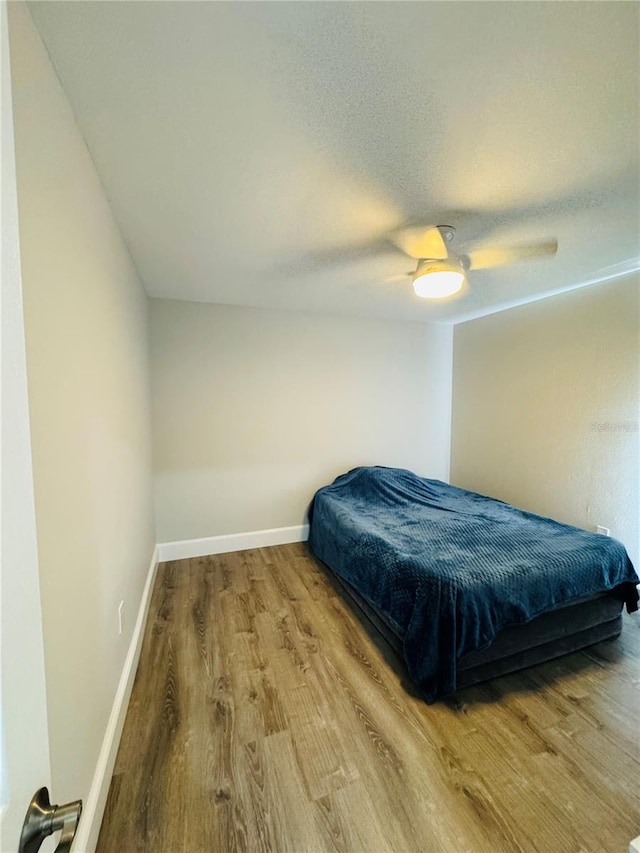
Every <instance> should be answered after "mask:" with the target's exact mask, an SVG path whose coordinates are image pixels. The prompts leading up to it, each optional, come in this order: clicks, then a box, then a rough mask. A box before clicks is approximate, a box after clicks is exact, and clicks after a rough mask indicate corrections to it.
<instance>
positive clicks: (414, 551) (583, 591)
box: [309, 467, 638, 701]
mask: <svg viewBox="0 0 640 853" xmlns="http://www.w3.org/2000/svg"><path fill="white" fill-rule="evenodd" d="M309 543H310V546H311V549H312V551H313V552H314V554H315V555H316V556H317V557H318V558H319V559H320V560H321V561H322V562H324V563H325V564H326V565H327V566H329V568H330V569H331V570H332V571H333V572H334V573H335V574H336V575H337V576H338V577H339V578H340V579H341V580H342V581H344V582H345V583H346V584H347V585H348V586H349V587H350V588H351V589H353V590H355V592H356V593H357V594H358V596H359V597H360V598H361V599H362V601H363V602H365V603H366V604H367V605H369V606H370V607H371V609H372V611H373V612H377V613H378V614H379V615H381V616H382V617H383V622H384V624H385V625H386V627H387V628H388V629H389V630H390V631H391V633H392V635H394V636H395V637H396V638H400V640H401V643H402V655H403V657H404V659H405V662H406V664H407V668H408V671H409V674H410V676H411V678H412V679H413V680H414V682H415V683H416V684H417V686H418V688H419V689H420V691H421V692H422V694H423V695H424V697H425V699H427V701H434V700H436V699H439V698H442V697H444V696H447V695H449V694H450V693H452V692H454V691H455V690H456V689H457V688H458V687H459V686H460V685H461V684H462V683H464V681H465V679H466V678H469V677H470V675H469V673H468V670H469V669H473V671H474V672H476V673H477V672H485V673H486V672H487V667H492V666H493V665H494V664H495V661H496V660H498V659H500V660H501V661H503V662H504V661H505V660H506V659H507V658H509V657H512V658H513V660H512V661H511V664H513V665H515V664H516V663H517V662H518V661H522V660H523V659H524V658H526V659H527V660H531V659H532V657H533V654H525V653H528V652H529V651H530V650H531V649H532V648H533V647H534V646H533V645H532V644H531V643H527V644H526V645H525V647H523V648H518V647H517V646H516V645H512V644H511V645H509V642H510V640H509V638H510V637H511V642H513V641H514V638H515V634H516V633H518V632H517V631H514V634H513V635H510V634H509V633H507V634H505V635H504V637H502V636H500V635H502V632H503V631H508V629H511V628H513V629H517V628H519V627H521V626H523V625H525V624H528V623H534V620H537V619H538V618H539V617H541V616H543V615H544V614H548V613H551V612H553V611H555V610H562V608H563V607H567V606H569V605H572V606H573V605H578V604H581V603H584V602H585V601H588V600H591V599H597V598H598V597H599V596H601V594H602V593H606V592H610V593H611V595H610V596H607V597H606V598H607V600H608V601H609V599H611V601H612V602H613V604H611V603H607V604H602V606H603V607H605V608H606V607H613V606H615V605H616V604H618V601H617V600H616V599H624V600H626V602H627V606H628V608H629V609H636V608H637V600H638V593H637V590H636V586H635V585H636V584H637V583H638V576H637V574H636V572H635V569H634V567H633V566H632V564H631V561H630V560H629V557H628V554H627V553H626V551H625V549H624V546H623V545H622V543H620V542H617V541H616V540H615V539H612V538H609V537H604V536H600V535H597V534H595V533H589V532H588V531H585V530H581V529H579V528H576V527H572V526H570V525H566V524H561V523H560V522H557V521H554V520H552V519H548V518H543V517H541V516H537V515H535V514H533V513H529V512H526V511H524V510H521V509H518V508H516V507H513V506H510V505H509V504H506V503H504V502H502V501H498V500H495V499H493V498H489V497H486V496H483V495H479V494H477V493H474V492H469V491H467V490H464V489H459V488H456V487H454V486H450V485H448V484H446V483H442V482H440V481H438V480H428V479H425V478H421V477H418V476H417V475H416V474H413V473H412V472H410V471H405V470H403V469H394V468H381V467H373V468H356V469H353V470H352V471H350V472H348V473H347V474H345V475H342V476H341V477H338V478H337V479H336V480H335V481H334V482H333V483H332V484H331V485H330V486H326V487H324V488H322V489H320V490H319V491H318V492H317V493H316V495H315V497H314V501H313V504H312V507H311V512H310V534H309ZM593 606H594V607H596V608H598V607H600V604H597V605H593ZM590 607H591V605H586V607H585V608H584V611H585V613H589V612H590V610H589V608H590ZM581 610H582V608H580V609H579V612H580V611H581ZM619 610H620V607H619V606H618V614H617V615H616V616H612V617H611V618H610V619H607V618H604V617H603V619H602V620H600V619H599V618H598V620H597V622H598V625H607V628H606V631H609V632H610V633H613V632H614V631H616V630H618V629H619V625H614V624H608V623H613V621H614V620H615V619H616V618H618V616H619ZM569 612H571V615H572V617H573V615H574V611H573V610H572V611H566V612H565V613H564V614H561V615H560V616H558V617H557V618H556V619H555V620H554V619H551V623H552V624H555V625H556V628H557V630H558V631H559V632H560V633H562V628H561V623H562V621H563V620H565V621H566V620H567V618H568V614H569ZM605 616H606V613H605ZM542 624H544V623H542ZM536 625H538V623H537V622H536V623H534V627H533V628H532V627H531V626H529V628H527V629H526V630H527V632H528V633H530V634H532V635H533V633H535V627H536ZM592 629H593V631H592ZM603 630H605V629H604V628H597V627H596V625H585V626H580V625H579V624H578V625H577V626H576V630H571V631H570V632H569V634H571V635H573V636H574V637H575V635H576V634H578V633H580V632H581V631H589V632H592V633H589V634H588V635H583V637H582V640H583V641H586V640H589V639H590V637H591V636H597V638H598V639H600V638H601V635H602V631H603ZM569 634H566V636H565V639H564V640H563V639H562V637H560V636H553V637H552V638H551V639H549V640H545V639H544V638H543V639H541V640H540V641H539V642H536V643H535V644H534V645H535V647H536V648H537V649H538V652H537V653H536V654H544V653H547V652H549V651H550V650H549V649H546V650H545V649H544V646H545V644H546V642H553V643H556V642H557V643H559V645H560V646H562V643H564V644H565V646H566V648H567V650H569V646H570V643H569V640H568V639H567V637H568V636H569ZM496 642H499V643H502V642H505V643H507V645H508V648H507V647H505V648H503V650H502V652H501V653H500V655H499V658H498V657H496V658H495V659H487V658H486V657H484V658H483V657H482V654H484V653H485V652H488V650H489V648H490V647H491V646H492V645H493V644H494V643H496ZM497 648H498V649H499V648H500V645H499V644H498V646H497ZM494 650H495V649H494ZM474 655H475V657H474ZM523 656H524V658H523ZM467 664H468V665H467ZM503 665H505V664H503ZM482 668H484V669H482ZM465 673H466V674H465Z"/></svg>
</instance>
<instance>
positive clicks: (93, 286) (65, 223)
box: [10, 3, 154, 801]
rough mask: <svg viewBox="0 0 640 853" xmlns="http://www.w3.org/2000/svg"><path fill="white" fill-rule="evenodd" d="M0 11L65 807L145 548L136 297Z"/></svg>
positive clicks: (31, 61) (112, 230) (36, 71)
mask: <svg viewBox="0 0 640 853" xmlns="http://www.w3.org/2000/svg"><path fill="white" fill-rule="evenodd" d="M10 7H11V8H10V44H11V59H12V74H13V93H14V112H15V134H16V163H17V180H18V210H19V231H20V244H21V260H22V277H23V289H24V310H25V331H26V344H27V375H28V384H29V404H30V414H31V431H32V446H33V469H34V485H35V499H36V524H37V533H38V549H39V559H40V583H41V596H42V611H43V627H44V642H45V667H46V679H47V704H48V713H49V728H50V746H51V764H52V781H53V796H55V798H56V800H59V801H64V800H67V799H75V798H76V797H84V798H86V796H87V792H88V789H89V784H90V782H91V777H92V774H93V771H94V769H95V765H96V761H97V758H98V752H99V749H100V746H101V742H102V738H103V736H104V733H105V727H106V724H107V719H108V716H109V713H110V710H111V706H112V702H113V699H114V695H115V690H116V686H117V683H118V679H119V676H120V673H121V670H122V666H123V662H124V657H125V653H126V651H127V648H128V645H129V642H130V639H131V630H132V627H133V623H134V618H135V615H136V612H137V609H138V605H139V603H140V598H141V593H142V588H143V583H144V580H145V576H146V573H147V569H148V567H149V562H150V559H151V554H152V549H153V544H154V538H153V524H152V499H151V472H150V467H151V466H150V418H149V403H148V356H147V334H146V324H147V318H146V297H145V296H144V293H143V291H142V288H141V286H140V283H139V281H138V279H137V276H136V273H135V270H134V269H133V266H132V263H131V260H130V257H129V254H128V252H127V250H126V248H125V246H124V244H123V241H122V239H121V237H120V234H119V231H118V229H117V226H116V225H115V223H114V220H113V217H112V215H111V211H110V209H109V205H108V203H107V201H106V199H105V196H104V194H103V191H102V188H101V185H100V182H99V179H98V177H97V174H96V172H95V169H94V167H93V164H92V161H91V158H90V156H89V153H88V151H87V149H86V147H85V145H84V142H83V140H82V137H81V136H80V133H79V131H78V129H77V127H76V124H75V121H74V117H73V115H72V112H71V108H70V106H69V104H68V102H67V99H66V97H65V96H64V94H63V92H62V90H61V88H60V85H59V83H58V80H57V77H56V75H55V73H54V71H53V68H52V67H51V65H50V63H49V60H48V57H47V54H46V52H45V50H44V47H43V45H42V43H41V41H40V38H39V36H38V35H37V33H36V31H35V29H34V27H33V24H32V22H31V18H30V16H29V12H28V10H27V5H26V4H24V3H12V4H10ZM122 599H124V601H125V607H126V612H125V630H124V633H123V635H121V636H120V635H118V631H117V607H118V603H119V601H120V600H122Z"/></svg>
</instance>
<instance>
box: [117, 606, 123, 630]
mask: <svg viewBox="0 0 640 853" xmlns="http://www.w3.org/2000/svg"><path fill="white" fill-rule="evenodd" d="M123 629H124V601H121V602H120V604H119V605H118V634H122V631H123Z"/></svg>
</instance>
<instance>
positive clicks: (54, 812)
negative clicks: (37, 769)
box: [18, 788, 82, 853]
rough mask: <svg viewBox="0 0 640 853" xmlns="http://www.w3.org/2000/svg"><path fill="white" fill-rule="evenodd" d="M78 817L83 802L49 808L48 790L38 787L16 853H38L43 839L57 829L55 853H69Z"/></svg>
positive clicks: (23, 825)
mask: <svg viewBox="0 0 640 853" xmlns="http://www.w3.org/2000/svg"><path fill="white" fill-rule="evenodd" d="M81 814H82V800H76V801H75V802H73V803H66V804H65V805H64V806H52V805H51V803H50V802H49V791H48V789H47V788H40V790H38V791H36V792H35V794H34V795H33V797H32V799H31V802H30V803H29V808H28V809H27V814H26V817H25V819H24V823H23V824H22V832H21V833H20V845H19V847H18V853H38V850H39V849H40V845H41V844H42V842H43V841H44V840H45V838H47V837H48V836H49V835H53V833H54V832H58V831H59V830H62V833H61V835H60V839H59V840H58V846H57V847H56V849H55V853H69V850H70V849H71V842H72V841H73V839H74V836H75V834H76V829H77V828H78V823H79V821H80V815H81Z"/></svg>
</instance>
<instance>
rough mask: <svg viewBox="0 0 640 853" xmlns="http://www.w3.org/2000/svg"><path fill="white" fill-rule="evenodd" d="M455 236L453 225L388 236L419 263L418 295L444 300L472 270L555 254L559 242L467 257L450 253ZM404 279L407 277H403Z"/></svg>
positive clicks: (414, 275)
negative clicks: (448, 245)
mask: <svg viewBox="0 0 640 853" xmlns="http://www.w3.org/2000/svg"><path fill="white" fill-rule="evenodd" d="M454 237H455V228H454V227H453V226H451V225H431V226H428V227H426V228H425V227H418V228H403V229H402V230H400V231H396V232H394V233H392V234H390V235H388V238H389V240H390V241H391V243H393V244H394V245H395V246H396V248H398V249H399V250H400V251H401V252H404V254H405V255H408V256H409V257H410V258H413V259H414V260H415V261H417V262H418V265H417V267H416V269H415V271H411V272H409V273H407V275H410V276H411V277H412V282H413V289H414V291H415V293H416V295H417V296H421V297H423V298H425V299H442V298H444V297H446V296H452V295H453V294H454V293H457V292H458V291H459V290H460V289H461V288H462V286H463V284H464V283H465V281H466V279H467V273H468V272H470V271H472V270H481V269H487V268H489V267H501V266H506V265H507V264H515V263H518V262H519V261H526V260H531V259H533V258H542V257H547V256H550V255H555V253H556V252H557V251H558V241H557V240H555V239H551V240H545V241H542V242H539V243H528V244H521V245H517V246H508V247H505V248H493V249H476V250H475V251H473V252H470V253H469V254H468V255H464V254H457V253H455V252H451V251H449V249H448V247H447V244H449V243H451V242H452V240H453V239H454ZM401 278H404V276H401Z"/></svg>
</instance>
